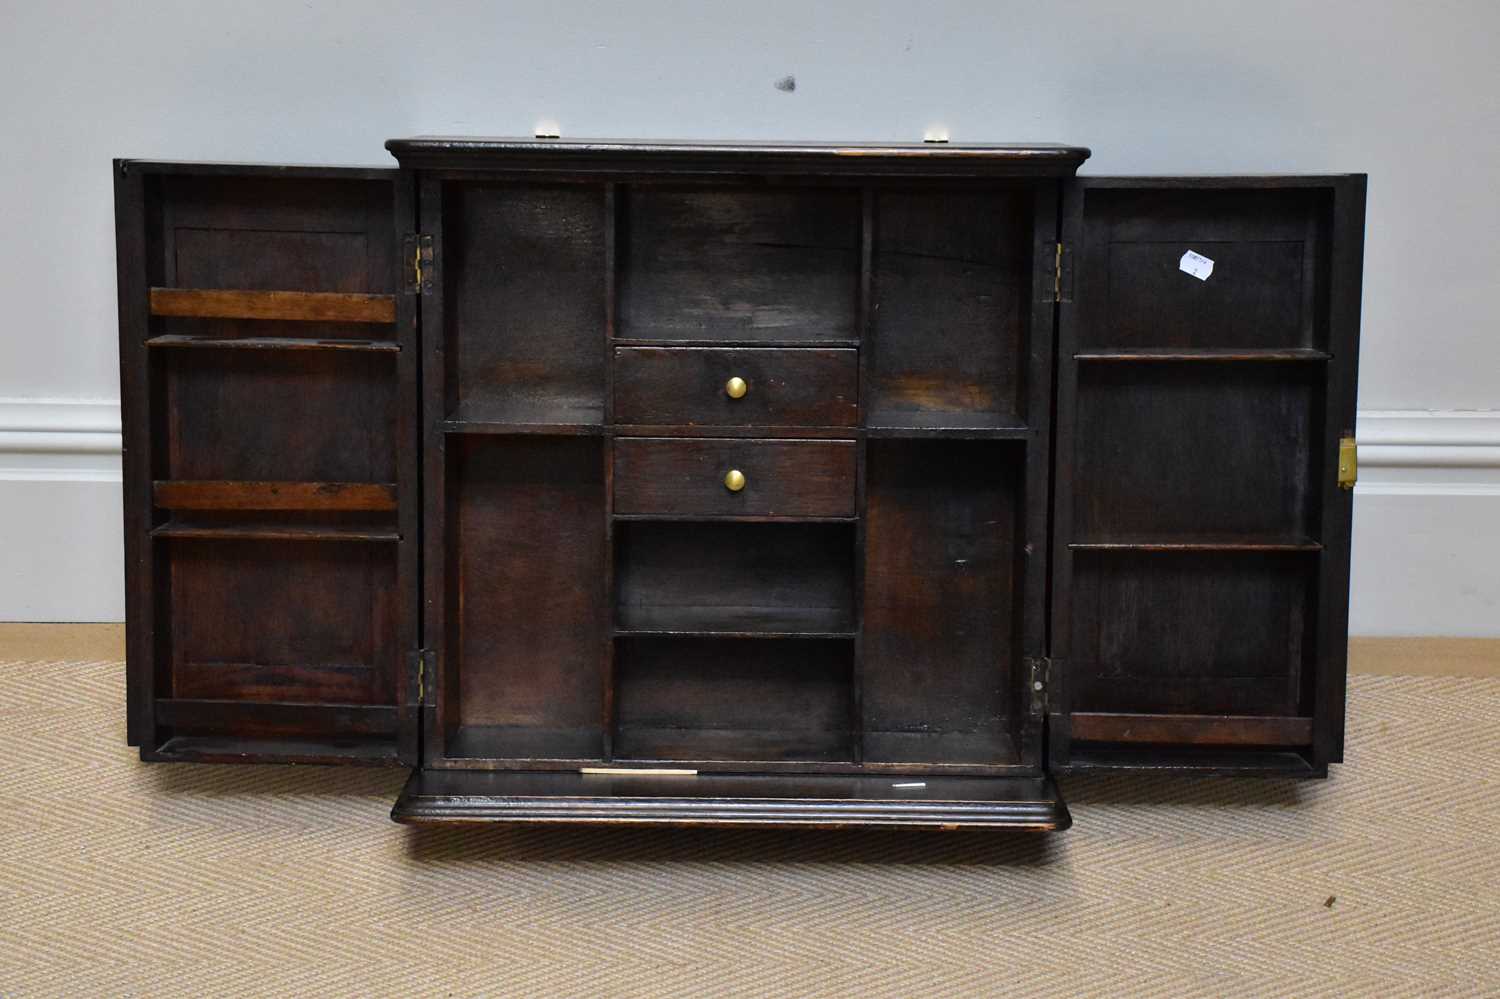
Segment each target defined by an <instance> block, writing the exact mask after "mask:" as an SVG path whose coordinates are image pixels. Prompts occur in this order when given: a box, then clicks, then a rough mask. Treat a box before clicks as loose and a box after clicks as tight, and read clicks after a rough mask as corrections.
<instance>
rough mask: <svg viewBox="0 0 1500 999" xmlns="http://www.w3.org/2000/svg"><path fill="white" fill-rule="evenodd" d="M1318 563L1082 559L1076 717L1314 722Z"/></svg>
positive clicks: (1286, 557)
mask: <svg viewBox="0 0 1500 999" xmlns="http://www.w3.org/2000/svg"><path fill="white" fill-rule="evenodd" d="M1317 560H1318V553H1317V552H1314V551H1302V552H1298V551H1292V552H1264V551H1235V552H1218V551H1216V552H1156V551H1125V550H1117V551H1084V552H1076V553H1075V554H1074V557H1073V579H1074V582H1073V625H1072V636H1071V658H1070V659H1069V661H1068V664H1067V666H1068V671H1069V684H1070V695H1069V709H1070V710H1071V711H1073V712H1082V713H1092V712H1100V713H1120V714H1141V715H1157V714H1165V715H1172V714H1175V715H1225V716H1243V715H1260V716H1273V717H1296V716H1298V715H1305V714H1307V711H1306V710H1305V708H1306V698H1307V697H1308V696H1309V694H1310V691H1309V690H1308V689H1307V686H1306V681H1307V679H1308V676H1309V674H1310V671H1311V669H1312V665H1313V663H1312V652H1313V649H1314V647H1315V638H1316V636H1315V634H1314V629H1315V628H1316V625H1317V614H1316V598H1317V588H1316V581H1317ZM1079 738H1080V736H1079V735H1078V734H1077V733H1075V739H1079Z"/></svg>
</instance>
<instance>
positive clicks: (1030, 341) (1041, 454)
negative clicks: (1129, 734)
mask: <svg viewBox="0 0 1500 999" xmlns="http://www.w3.org/2000/svg"><path fill="white" fill-rule="evenodd" d="M1060 198H1061V191H1060V190H1059V188H1058V186H1057V185H1056V184H1052V183H1038V184H1035V185H1034V195H1033V199H1032V217H1031V228H1032V239H1031V247H1032V250H1031V252H1032V267H1031V280H1032V289H1031V296H1030V299H1031V301H1030V306H1029V309H1028V312H1029V314H1030V315H1029V322H1028V325H1027V329H1026V360H1027V368H1026V372H1025V378H1024V382H1023V385H1024V389H1023V396H1022V406H1023V407H1024V413H1025V415H1024V419H1025V421H1026V426H1027V427H1028V429H1029V433H1028V434H1027V436H1026V473H1025V493H1024V497H1023V502H1024V504H1025V512H1024V519H1023V521H1022V544H1021V545H1019V546H1018V556H1019V558H1018V564H1017V571H1018V572H1019V574H1020V583H1021V590H1022V599H1021V600H1020V601H1019V603H1018V607H1017V613H1018V617H1019V624H1020V627H1019V628H1018V629H1016V634H1017V635H1019V636H1020V638H1019V641H1018V642H1017V645H1018V648H1017V650H1016V652H1017V653H1018V655H1017V656H1016V662H1015V669H1016V673H1017V674H1018V677H1017V681H1016V682H1013V683H1012V685H1011V689H1012V691H1013V696H1014V697H1015V715H1014V717H1015V718H1016V719H1017V720H1018V721H1019V723H1020V724H1018V725H1017V726H1016V730H1017V734H1018V736H1019V738H1018V739H1017V741H1016V749H1017V751H1018V752H1019V753H1020V757H1021V761H1022V762H1023V763H1028V764H1031V765H1033V766H1036V767H1038V768H1040V767H1041V766H1042V765H1043V755H1044V754H1043V746H1042V732H1043V722H1044V720H1045V717H1044V714H1042V713H1040V712H1034V711H1033V710H1032V704H1033V703H1034V702H1036V701H1039V698H1037V697H1036V696H1035V695H1036V694H1037V693H1038V692H1037V691H1034V690H1033V689H1032V687H1031V684H1032V678H1031V671H1030V669H1029V668H1028V666H1027V663H1028V661H1029V660H1031V659H1033V658H1035V659H1041V658H1043V657H1044V656H1046V654H1047V652H1048V644H1047V601H1048V598H1049V586H1050V584H1051V552H1050V550H1049V549H1050V544H1049V539H1050V537H1051V533H1050V519H1051V508H1052V504H1051V502H1050V493H1051V487H1052V462H1051V453H1052V451H1051V448H1052V402H1053V400H1052V395H1053V382H1052V372H1053V370H1054V365H1055V358H1056V344H1057V336H1056V332H1057V329H1056V317H1057V310H1058V308H1059V305H1058V304H1057V303H1056V302H1055V301H1053V299H1054V298H1056V297H1060V296H1056V295H1054V294H1053V283H1054V281H1055V280H1056V275H1057V268H1058V266H1059V261H1058V257H1057V247H1058V245H1059V244H1060V241H1061V238H1062V237H1061V234H1060V233H1059V231H1058V202H1059V200H1060ZM1049 682H1050V681H1049ZM1041 693H1043V694H1047V693H1049V692H1048V691H1045V690H1044V691H1041Z"/></svg>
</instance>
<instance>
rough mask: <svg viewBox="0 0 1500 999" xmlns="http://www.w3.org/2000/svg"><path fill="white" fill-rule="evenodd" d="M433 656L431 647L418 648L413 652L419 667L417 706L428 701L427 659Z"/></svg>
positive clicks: (412, 655)
mask: <svg viewBox="0 0 1500 999" xmlns="http://www.w3.org/2000/svg"><path fill="white" fill-rule="evenodd" d="M431 656H432V650H431V649H416V650H414V651H413V652H412V654H411V657H412V659H413V660H415V662H416V667H417V707H421V706H422V705H424V704H426V703H427V660H428V659H429V658H430V657H431Z"/></svg>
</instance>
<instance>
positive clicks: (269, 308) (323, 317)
mask: <svg viewBox="0 0 1500 999" xmlns="http://www.w3.org/2000/svg"><path fill="white" fill-rule="evenodd" d="M150 302H151V314H152V315H153V316H179V317H182V318H188V319H281V320H291V321H293V322H317V323H394V322H395V321H396V296H395V295H365V294H351V293H347V292H327V291H237V290H229V289H219V288H152V289H151V293H150Z"/></svg>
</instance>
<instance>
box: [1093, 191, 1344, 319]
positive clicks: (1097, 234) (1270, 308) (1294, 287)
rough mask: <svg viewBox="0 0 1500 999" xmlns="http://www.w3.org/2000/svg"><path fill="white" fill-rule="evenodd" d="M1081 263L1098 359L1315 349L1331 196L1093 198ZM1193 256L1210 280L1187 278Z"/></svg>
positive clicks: (1104, 194)
mask: <svg viewBox="0 0 1500 999" xmlns="http://www.w3.org/2000/svg"><path fill="white" fill-rule="evenodd" d="M1088 211H1089V216H1090V225H1089V230H1088V233H1087V235H1086V237H1085V239H1084V243H1083V246H1082V248H1081V249H1082V257H1081V260H1080V262H1079V266H1080V280H1081V281H1082V282H1084V283H1085V284H1086V286H1087V289H1088V295H1087V298H1086V300H1085V301H1084V308H1085V321H1086V324H1087V325H1086V328H1087V330H1088V336H1087V339H1086V340H1085V341H1083V342H1084V343H1085V344H1087V345H1089V346H1095V347H1103V348H1119V347H1149V348H1208V347H1216V348H1293V347H1305V348H1316V347H1321V346H1322V345H1323V344H1325V343H1326V342H1327V338H1326V336H1325V335H1323V334H1321V333H1319V331H1318V325H1319V312H1320V309H1321V306H1322V302H1323V301H1324V297H1323V296H1322V295H1321V294H1320V288H1321V287H1322V286H1324V285H1325V284H1326V277H1324V275H1325V274H1326V264H1325V263H1324V255H1325V244H1326V240H1327V236H1326V232H1325V229H1324V224H1323V222H1322V219H1323V218H1324V215H1325V211H1326V195H1324V194H1323V193H1321V192H1315V191H1284V190H1280V191H1276V190H1261V191H1256V190H1241V191H1223V190H1209V191H1204V190H1171V191H1141V190H1127V191H1095V192H1090V194H1089V205H1088ZM1188 251H1193V252H1195V253H1198V254H1200V255H1202V256H1205V257H1208V258H1209V259H1211V260H1212V261H1213V271H1212V273H1211V274H1209V276H1208V277H1207V278H1206V279H1203V280H1200V279H1199V278H1197V277H1195V276H1193V275H1192V274H1188V273H1186V272H1184V271H1183V270H1182V269H1181V268H1180V264H1181V261H1182V256H1183V254H1184V253H1186V252H1188Z"/></svg>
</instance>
